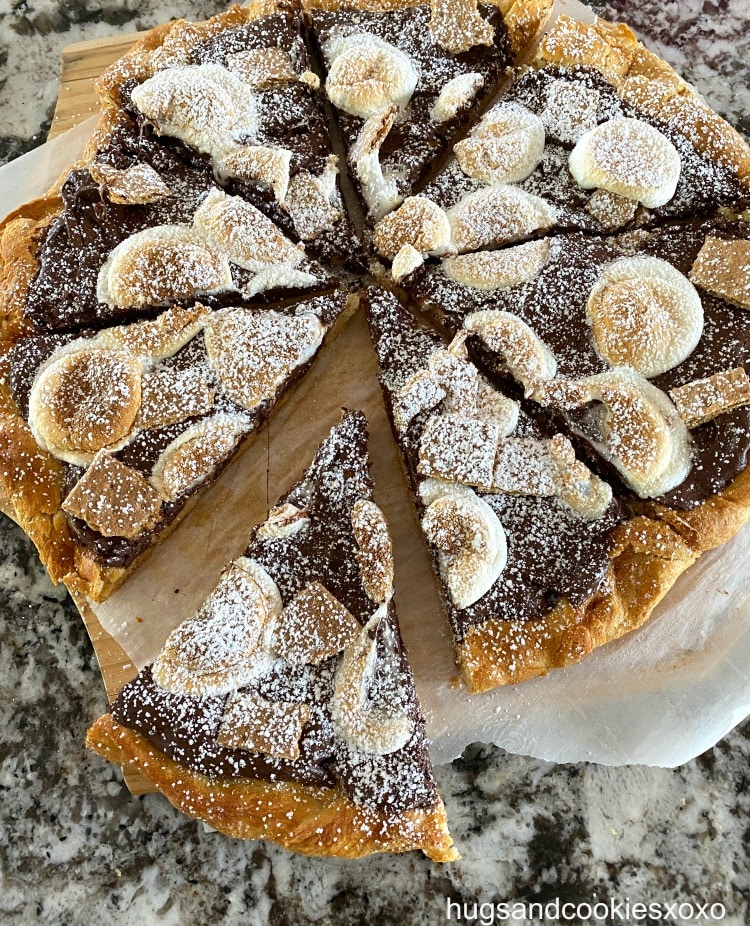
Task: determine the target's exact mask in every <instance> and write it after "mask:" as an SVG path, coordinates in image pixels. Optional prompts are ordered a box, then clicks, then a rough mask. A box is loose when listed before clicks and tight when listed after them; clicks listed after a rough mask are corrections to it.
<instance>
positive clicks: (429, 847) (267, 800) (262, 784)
mask: <svg viewBox="0 0 750 926" xmlns="http://www.w3.org/2000/svg"><path fill="white" fill-rule="evenodd" d="M86 745H87V746H88V747H89V748H90V749H93V750H94V752H96V753H98V754H99V755H100V756H102V757H103V758H105V759H108V760H109V761H110V762H113V763H115V764H117V765H122V766H124V767H126V768H127V767H130V768H133V769H136V770H137V771H138V772H139V773H140V774H141V775H142V776H143V777H144V778H147V779H148V780H149V781H151V782H153V784H154V785H156V787H157V788H158V789H159V791H161V793H162V794H163V795H164V796H165V797H166V798H167V800H168V801H169V802H170V803H172V804H174V806H175V807H177V809H178V810H181V811H182V812H183V813H186V814H188V815H189V816H191V817H196V818H198V819H200V820H204V821H205V822H206V823H208V824H209V826H212V827H213V828H214V829H216V830H219V832H221V833H225V834H226V835H228V836H234V837H236V838H238V839H270V840H271V841H273V842H275V843H278V844H279V845H281V846H284V848H286V849H291V850H293V851H295V852H302V853H304V854H305V855H316V856H333V857H336V858H362V857H363V856H366V855H372V854H374V853H376V852H409V851H411V850H412V849H421V850H422V852H424V854H425V855H427V856H428V857H429V858H431V859H432V860H433V861H435V862H452V861H455V860H456V859H458V858H459V857H460V856H459V854H458V852H457V851H456V849H455V848H454V847H453V840H452V839H451V837H450V834H449V832H448V823H447V817H446V813H445V807H444V806H443V802H442V801H441V799H440V798H439V797H438V798H437V802H436V804H435V806H434V807H431V808H430V809H427V810H408V811H405V812H404V813H401V814H398V815H397V816H393V817H389V816H388V815H386V814H384V813H382V812H378V811H375V810H371V809H369V808H366V807H359V806H357V805H356V804H354V803H353V802H352V801H351V800H349V798H347V797H346V795H345V794H344V793H343V791H342V790H341V789H340V788H315V787H312V786H310V785H301V784H297V783H295V782H287V781H279V782H269V781H259V780H256V779H252V778H247V779H229V778H221V779H212V778H208V777H206V776H205V775H201V774H200V773H199V772H194V771H192V770H191V769H189V768H187V766H184V765H181V764H179V763H178V762H175V761H174V760H173V759H170V758H169V757H168V756H166V755H164V753H162V752H160V751H159V750H157V749H156V748H155V747H154V746H152V745H151V743H149V741H148V740H147V739H146V738H145V737H144V736H143V735H142V734H140V733H138V732H136V731H135V730H131V729H130V728H128V727H124V726H122V725H121V724H119V723H117V721H116V720H114V718H113V717H112V716H111V714H104V715H103V716H102V717H100V718H99V719H98V720H97V721H96V722H95V723H94V725H93V726H92V727H91V729H90V730H89V732H88V735H87V736H86Z"/></svg>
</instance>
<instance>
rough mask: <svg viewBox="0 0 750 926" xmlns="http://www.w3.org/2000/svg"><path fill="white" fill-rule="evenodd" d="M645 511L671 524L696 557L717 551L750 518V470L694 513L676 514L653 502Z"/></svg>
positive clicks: (674, 511)
mask: <svg viewBox="0 0 750 926" xmlns="http://www.w3.org/2000/svg"><path fill="white" fill-rule="evenodd" d="M644 509H645V510H646V511H647V513H648V514H649V515H650V516H651V517H655V518H659V519H660V520H661V521H663V522H664V523H666V524H669V526H670V527H671V528H672V530H674V531H675V533H677V534H679V536H680V537H681V538H682V539H683V541H684V542H685V543H686V544H687V545H688V546H689V547H690V548H691V549H693V550H695V552H696V554H699V553H704V552H706V551H707V550H713V548H714V547H718V546H721V544H722V543H726V542H727V541H728V540H731V539H732V537H734V535H735V534H736V533H737V531H739V530H740V528H741V527H742V526H743V525H744V524H745V523H746V522H747V521H748V520H749V519H750V467H748V468H746V469H744V470H743V471H742V472H741V473H740V474H739V476H736V477H735V478H734V479H733V480H732V482H731V483H730V484H729V485H728V486H727V487H726V489H723V490H722V491H721V492H719V493H717V494H716V495H713V496H711V498H708V499H706V501H705V502H703V503H702V504H700V505H698V507H697V508H693V509H692V510H691V511H676V510H675V509H673V508H666V507H665V506H664V505H657V504H655V503H653V502H652V503H650V504H648V505H647V506H644Z"/></svg>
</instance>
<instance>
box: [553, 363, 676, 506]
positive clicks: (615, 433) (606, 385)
mask: <svg viewBox="0 0 750 926" xmlns="http://www.w3.org/2000/svg"><path fill="white" fill-rule="evenodd" d="M534 398H535V399H537V400H538V401H540V402H542V403H543V404H550V405H557V406H558V407H561V408H579V407H585V406H589V407H588V409H587V412H586V414H585V415H584V416H583V417H580V416H577V417H576V419H575V421H572V422H571V429H572V430H573V431H574V432H575V433H576V434H580V435H581V436H582V437H584V438H585V439H586V440H588V441H589V443H591V445H592V446H593V447H595V448H596V449H597V450H598V451H599V453H600V454H601V455H602V456H603V457H604V459H605V460H609V461H610V462H611V463H612V465H613V466H614V467H615V468H616V469H617V470H618V472H619V473H620V474H621V475H622V477H623V479H624V480H625V482H626V483H627V484H628V485H629V486H630V488H631V489H633V491H634V492H635V493H636V494H637V495H638V496H640V497H641V498H655V497H657V496H659V495H663V494H664V493H666V492H669V491H670V490H671V489H674V488H675V487H676V486H678V485H679V484H680V483H681V482H682V481H683V480H684V479H685V477H686V476H687V474H688V473H689V472H690V468H691V466H692V460H691V451H690V437H689V434H688V430H687V428H686V427H685V424H684V422H683V421H682V420H681V419H680V416H679V414H678V412H677V409H676V408H675V407H674V405H673V404H672V403H671V402H670V400H669V397H668V396H667V395H666V393H664V392H662V391H661V389H657V388H656V386H654V385H653V384H652V383H650V382H649V381H648V380H647V379H645V378H644V377H643V376H641V374H640V373H637V372H636V371H635V370H633V369H631V368H630V367H615V368H614V369H612V370H608V371H607V372H606V373H598V374H596V375H595V376H589V377H586V378H584V379H581V380H577V381H575V382H565V381H560V380H555V381H552V382H549V383H545V384H543V385H542V386H541V387H540V388H539V389H538V390H537V392H536V393H535V396H534Z"/></svg>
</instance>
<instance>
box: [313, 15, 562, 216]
mask: <svg viewBox="0 0 750 926" xmlns="http://www.w3.org/2000/svg"><path fill="white" fill-rule="evenodd" d="M303 6H304V7H305V10H306V11H307V13H308V16H309V19H310V22H311V28H312V34H313V37H314V40H315V42H316V45H317V51H318V54H319V56H320V59H321V61H322V64H323V69H324V72H325V75H326V77H325V92H326V95H327V97H328V99H329V101H330V102H331V104H332V105H333V107H334V111H335V115H336V119H337V122H338V125H339V127H340V129H341V133H342V136H343V140H344V145H345V147H346V151H347V158H348V162H349V168H350V173H351V176H352V179H353V181H354V183H355V185H356V186H357V188H358V190H359V193H360V195H361V198H362V201H363V204H364V207H365V209H366V211H367V212H369V214H370V216H371V217H372V218H373V219H374V220H377V219H379V218H381V217H382V216H383V215H384V214H385V213H386V212H388V211H390V210H391V209H393V208H394V207H395V206H397V205H398V204H399V203H400V202H401V201H402V200H403V199H404V197H405V196H409V195H410V194H411V193H412V192H413V191H415V190H416V189H418V187H419V186H420V184H421V183H422V182H423V181H424V180H425V178H426V176H427V174H428V173H429V172H430V171H431V170H432V169H433V168H434V166H435V163H436V161H439V160H440V159H441V158H442V157H443V156H444V155H445V154H446V153H448V151H449V150H450V144H451V143H452V141H453V140H454V139H455V138H456V137H457V135H458V134H459V133H460V131H461V130H462V129H463V128H464V127H465V125H466V124H467V122H468V121H469V120H470V119H471V118H473V117H474V115H475V114H476V112H477V110H478V109H481V107H482V105H483V103H484V101H485V100H487V99H489V98H490V97H491V96H492V94H493V92H494V91H495V90H496V89H497V86H498V83H499V81H500V79H501V78H502V77H503V76H504V75H505V73H506V71H507V69H508V67H509V66H510V65H511V64H513V62H514V61H515V60H516V59H517V57H518V56H519V54H520V53H521V52H522V51H523V50H524V49H525V48H526V47H527V45H528V43H529V41H530V40H531V39H532V38H533V36H534V35H535V34H536V32H537V31H538V29H539V27H540V25H541V24H542V22H543V21H544V20H545V19H546V17H547V15H548V14H549V10H550V7H551V6H552V4H551V3H550V2H547V0H541V2H540V0H515V2H514V0H492V2H487V3H477V0H431V2H422V3H419V2H414V0H395V2H394V0H389V2H387V3H380V2H376V0H344V2H340V0H303Z"/></svg>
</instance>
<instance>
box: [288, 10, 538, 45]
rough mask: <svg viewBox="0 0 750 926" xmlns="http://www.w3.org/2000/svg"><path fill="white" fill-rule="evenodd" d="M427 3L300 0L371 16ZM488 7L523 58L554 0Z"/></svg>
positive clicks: (311, 11) (312, 11)
mask: <svg viewBox="0 0 750 926" xmlns="http://www.w3.org/2000/svg"><path fill="white" fill-rule="evenodd" d="M429 2H430V0H302V8H303V9H304V10H306V11H307V12H310V13H314V12H315V11H316V10H322V11H329V12H335V11H336V10H365V11H367V12H371V13H385V12H388V11H393V10H404V9H407V8H408V7H411V6H420V5H421V4H423V3H429ZM479 2H482V3H486V4H487V5H488V6H496V7H497V8H498V9H499V10H500V12H501V13H502V14H503V22H504V24H505V28H506V29H507V30H508V36H509V38H510V43H511V48H512V50H513V52H514V54H515V55H516V56H520V55H522V53H523V52H524V51H525V50H526V48H527V45H528V43H529V42H530V41H531V40H532V39H533V38H534V37H535V36H536V34H537V33H538V32H539V30H540V29H541V27H542V26H543V25H544V23H545V22H546V21H547V19H548V17H549V15H550V12H551V11H552V5H553V2H554V0H479Z"/></svg>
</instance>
